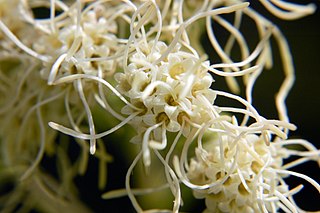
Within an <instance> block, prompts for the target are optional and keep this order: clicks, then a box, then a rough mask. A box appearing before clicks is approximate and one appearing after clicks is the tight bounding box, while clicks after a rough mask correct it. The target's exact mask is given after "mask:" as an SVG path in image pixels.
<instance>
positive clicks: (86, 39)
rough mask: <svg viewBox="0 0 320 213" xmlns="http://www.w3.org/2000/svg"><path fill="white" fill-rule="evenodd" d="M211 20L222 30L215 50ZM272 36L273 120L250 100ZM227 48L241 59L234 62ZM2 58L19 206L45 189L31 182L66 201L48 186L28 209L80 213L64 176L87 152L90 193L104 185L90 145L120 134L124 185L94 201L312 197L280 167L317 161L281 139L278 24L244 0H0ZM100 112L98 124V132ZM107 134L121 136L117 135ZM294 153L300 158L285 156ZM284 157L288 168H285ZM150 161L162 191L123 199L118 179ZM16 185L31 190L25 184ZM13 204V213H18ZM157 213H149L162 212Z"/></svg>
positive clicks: (8, 151)
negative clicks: (95, 176)
mask: <svg viewBox="0 0 320 213" xmlns="http://www.w3.org/2000/svg"><path fill="white" fill-rule="evenodd" d="M260 3H261V4H262V5H263V6H264V7H265V8H266V9H267V10H268V11H270V12H271V13H272V14H274V15H276V16H277V17H279V18H282V19H287V20H292V19H297V18H300V17H303V16H306V15H309V14H311V13H313V12H314V10H315V7H314V5H312V4H310V5H296V4H293V3H288V2H284V1H270V2H269V1H260ZM36 8H42V9H43V8H45V9H47V11H49V16H48V17H46V18H44V19H40V18H37V13H36V12H34V11H35V10H36ZM12 14H18V15H17V16H13V15H12ZM230 17H232V19H234V20H233V21H229V19H230ZM248 18H249V19H251V20H253V23H254V25H253V26H254V27H255V29H256V31H257V38H258V41H257V42H256V43H255V44H254V45H249V40H250V39H249V38H246V35H245V32H243V29H242V28H241V24H242V22H244V21H246V20H248ZM215 24H218V25H220V26H221V27H222V28H223V29H224V30H226V32H228V33H229V37H228V39H227V42H226V43H225V44H222V42H220V38H219V37H218V34H217V33H216V32H215V26H216V25H215ZM204 33H206V34H207V37H208V41H207V44H210V46H211V47H210V49H211V50H212V51H214V52H215V53H216V55H217V57H218V58H217V59H211V58H210V60H208V59H207V58H208V57H207V56H206V55H205V54H204V52H205V50H207V49H208V47H203V46H202V43H201V36H202V35H203V34H204ZM272 37H273V38H274V39H275V41H276V43H277V45H278V47H279V50H280V55H281V57H282V61H283V65H284V66H283V72H284V80H283V83H282V85H281V87H280V89H279V92H278V93H277V95H276V101H275V104H276V109H277V111H278V115H279V119H268V118H266V117H264V116H263V115H260V113H259V112H258V111H257V110H256V109H255V108H254V106H253V104H252V102H253V97H252V93H253V88H254V85H255V82H256V81H257V79H258V78H259V77H260V75H261V73H262V72H263V70H265V69H268V68H270V67H272V51H271V42H270V41H271V38H272ZM252 46H254V48H252ZM237 50H238V55H240V60H236V59H234V58H233V56H234V52H235V51H237ZM0 56H1V60H0V65H1V67H0V83H1V85H0V94H1V97H3V98H2V99H1V100H0V104H1V105H0V107H1V108H0V115H1V116H2V117H3V119H2V120H1V121H0V126H1V127H2V128H1V130H0V143H1V146H2V147H4V148H3V150H2V151H1V155H0V156H1V160H0V163H1V165H2V164H3V165H4V167H14V168H15V169H14V175H15V177H16V178H19V180H20V181H21V182H22V184H21V185H19V187H20V189H21V191H32V190H31V188H28V187H35V189H37V190H36V192H35V193H33V194H32V193H31V192H30V193H31V195H32V196H31V198H30V199H32V198H34V199H36V198H37V196H39V195H38V194H43V195H44V197H45V195H46V194H48V192H49V191H50V190H52V189H50V188H49V187H46V186H44V185H45V184H41V183H46V185H49V186H51V187H54V186H60V187H61V188H64V190H65V191H64V194H63V196H65V198H66V199H64V197H63V196H60V192H59V191H58V190H55V189H54V190H52V191H54V193H56V195H57V196H56V197H55V196H51V197H50V196H48V197H46V199H45V201H44V202H43V203H41V202H40V204H35V205H34V206H33V207H32V208H35V209H40V210H44V211H47V209H46V203H50V202H51V203H56V205H55V206H56V209H55V210H57V211H64V210H69V211H70V212H76V211H79V210H82V211H85V212H86V211H89V210H87V209H86V208H83V206H82V204H80V203H79V201H78V200H77V199H76V198H75V197H74V194H76V193H75V192H74V191H73V190H72V188H73V186H74V185H73V179H74V178H75V177H76V176H77V175H78V174H84V173H85V171H86V169H87V165H88V153H91V154H92V155H94V156H95V157H96V158H97V159H98V160H99V164H100V166H99V168H100V169H99V172H100V174H99V187H100V189H103V188H104V187H105V185H106V166H107V165H106V164H107V163H109V162H110V161H111V157H110V156H109V155H108V154H107V153H106V151H105V149H104V143H103V140H102V138H104V137H106V136H108V135H110V134H111V133H114V132H116V131H117V130H119V129H120V128H123V129H125V130H128V131H129V130H132V129H133V131H134V136H133V137H132V138H131V140H130V141H131V142H132V143H134V144H136V145H137V147H138V149H139V150H140V151H139V153H138V154H137V155H136V158H135V159H134V160H133V162H132V164H131V166H130V167H129V169H128V171H127V175H126V178H125V185H126V189H125V190H124V191H123V190H120V191H117V190H116V191H110V192H107V193H105V194H104V195H103V198H105V199H110V198H115V197H118V196H122V195H127V196H128V197H129V198H130V201H131V202H132V205H133V207H134V208H135V210H136V211H137V212H143V211H144V210H143V208H142V207H141V205H140V204H139V203H138V201H137V199H136V195H138V194H149V193H152V192H155V191H157V190H159V188H166V189H169V190H168V191H170V192H171V193H172V194H173V196H174V203H173V207H168V205H166V206H165V207H159V208H171V210H168V211H173V212H179V210H180V207H181V206H182V204H183V201H182V196H183V193H182V190H181V184H184V185H185V186H186V187H187V188H188V189H190V190H191V191H193V195H194V197H195V198H196V199H205V204H206V209H205V210H204V211H205V212H277V211H279V210H280V209H281V210H283V211H285V212H289V211H291V212H297V211H299V210H300V209H299V207H298V206H297V205H296V204H295V203H294V201H293V198H292V196H293V195H294V194H296V193H297V192H298V191H300V189H301V188H302V186H298V187H296V188H293V189H290V187H289V186H288V185H287V184H286V183H285V181H284V178H285V177H287V176H290V175H292V176H297V177H300V178H302V179H304V180H306V181H307V182H309V183H310V184H312V185H313V186H314V187H315V188H316V189H317V190H319V191H320V185H319V184H318V183H317V182H316V181H315V180H313V179H311V178H309V177H307V176H306V175H303V174H300V173H296V172H293V171H290V170H288V169H290V168H291V167H293V166H296V165H298V164H300V163H302V162H304V161H309V160H314V161H319V156H320V152H319V150H317V149H316V148H315V147H314V146H313V145H312V144H311V143H309V142H307V141H304V140H297V139H296V140H293V139H288V133H289V131H290V130H295V129H296V127H295V126H294V125H293V124H291V123H290V122H289V116H288V114H287V110H286V105H285V99H286V97H287V95H288V93H289V91H290V89H291V87H292V84H293V80H294V70H293V64H292V58H291V54H290V50H289V47H288V44H287V42H286V40H285V38H284V36H283V35H282V33H281V31H280V29H279V28H278V27H277V26H275V25H274V24H273V23H272V22H271V21H269V20H268V19H266V18H265V17H263V16H262V15H260V14H259V13H258V12H257V11H255V10H254V9H253V8H252V7H251V6H250V5H249V3H247V2H245V1H242V0H232V1H225V0H221V1H192V0H186V1H173V2H171V1H170V0H167V1H156V0H150V1H138V0H137V1H127V0H123V1H85V0H77V1H75V2H69V1H66V2H64V1H57V0H52V1H44V0H40V1H21V2H20V1H10V2H9V1H5V0H4V1H1V0H0ZM212 61H219V62H217V63H213V62H212ZM26 66H27V67H29V68H28V69H27V70H23V67H26ZM218 76H219V77H223V78H225V80H226V82H227V84H228V86H229V88H230V91H231V92H227V91H222V90H220V89H213V87H214V86H215V79H216V77H218ZM241 77H242V80H243V82H242V83H241V84H242V85H243V86H240V84H239V78H241ZM239 93H243V94H245V95H244V97H242V96H240V95H238V94H239ZM219 98H225V99H227V100H229V101H230V102H237V107H235V106H225V105H224V106H222V105H220V104H219V102H218V101H217V99H219ZM239 105H240V106H239ZM241 106H242V107H241ZM33 114H35V115H36V116H34V115H33ZM99 117H108V119H109V120H108V122H106V123H103V125H100V126H99V121H100V120H99ZM20 122H21V125H19V123H20ZM46 123H47V124H48V125H46ZM97 126H98V128H97ZM27 127H28V128H27ZM106 128H107V130H105V131H103V132H100V133H97V129H99V131H100V130H101V129H106ZM30 129H32V131H31V132H30V131H29V130H30ZM53 130H57V131H53ZM16 132H17V133H16ZM58 132H61V133H64V134H66V135H69V136H72V137H73V138H74V139H75V141H76V142H77V143H78V144H79V146H80V148H81V154H80V155H79V157H78V158H77V159H76V160H75V161H74V160H71V158H73V157H71V156H70V159H69V157H68V154H69V151H70V150H68V147H67V146H65V145H63V143H65V141H64V140H63V139H62V138H63V136H62V134H57V133H58ZM172 136H174V137H172ZM118 137H120V140H121V141H124V142H127V140H128V141H129V139H128V138H127V136H125V135H122V136H121V135H118ZM86 141H90V143H89V144H87V142H86ZM97 141H98V143H97ZM61 144H62V145H61ZM292 144H294V145H298V147H300V148H301V147H302V148H304V150H306V151H301V150H294V149H292V148H291V147H288V145H292ZM125 146H126V147H130V146H133V145H132V144H130V143H128V144H126V145H125ZM52 155H54V156H55V157H56V158H57V159H58V161H59V162H60V163H58V165H57V167H58V170H61V171H60V173H61V179H62V180H63V181H62V184H59V183H58V182H57V181H56V180H52V179H51V178H48V177H47V176H46V174H45V172H44V171H42V169H41V168H40V167H39V164H40V162H41V159H42V158H43V156H49V157H50V156H52ZM291 156H298V157H299V159H298V160H295V161H292V162H290V163H284V159H287V158H289V157H291ZM152 159H155V160H156V161H159V162H160V163H161V165H162V166H163V170H161V171H162V172H163V173H164V175H165V179H166V180H165V182H166V183H164V185H163V186H160V187H158V188H157V187H156V188H151V189H146V190H141V191H139V190H133V189H132V187H131V182H130V177H131V176H132V174H134V168H135V167H136V165H137V163H138V161H139V160H142V163H143V165H144V167H145V169H147V171H148V170H149V169H150V168H152V167H154V166H156V165H157V164H156V163H154V162H153V160H152ZM30 162H31V163H30ZM0 168H1V167H0ZM70 171H71V172H70ZM6 174H8V175H9V173H6ZM147 175H152V174H149V173H148V174H147ZM0 181H1V180H0ZM27 181H29V183H31V184H24V183H27ZM0 184H1V183H0ZM0 186H1V185H0ZM66 186H67V187H66ZM54 188H58V187H54ZM13 197H14V198H15V200H14V201H13V204H15V205H16V206H19V205H22V206H25V205H26V206H28V205H27V204H26V203H27V202H25V203H24V201H23V200H22V199H21V198H20V197H19V196H17V195H15V196H13ZM2 200H4V202H5V203H8V204H6V205H5V207H4V209H5V210H6V211H7V212H10V211H11V210H12V208H15V205H12V203H11V204H10V202H11V201H10V200H11V199H10V196H9V195H8V196H6V197H4V198H3V199H2ZM64 202H65V203H68V205H65V203H64ZM9 204H10V205H9ZM169 205H171V204H169ZM26 208H27V207H26ZM156 208H158V207H157V206H155V208H154V209H151V210H150V211H151V212H161V211H167V210H158V209H156ZM22 210H23V209H22ZM22 210H21V211H22ZM48 211H49V210H48Z"/></svg>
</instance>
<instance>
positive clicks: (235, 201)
mask: <svg viewBox="0 0 320 213" xmlns="http://www.w3.org/2000/svg"><path fill="white" fill-rule="evenodd" d="M292 143H296V144H300V145H302V146H304V147H305V148H307V149H308V151H304V152H303V151H300V153H304V154H306V153H309V154H310V155H312V156H314V158H315V159H317V158H318V157H319V154H320V153H319V151H318V150H317V149H316V148H315V147H313V146H312V145H311V144H310V143H308V142H306V141H295V140H287V141H277V142H273V143H271V144H270V146H267V145H266V143H265V141H264V139H263V137H261V136H260V137H259V136H257V135H255V134H248V135H246V136H244V137H242V138H241V139H240V141H238V142H236V140H235V138H232V137H230V136H226V135H221V134H217V135H216V136H214V137H212V136H211V138H210V139H209V140H208V141H206V142H205V143H204V144H203V145H204V148H197V149H196V158H194V159H191V161H190V164H189V166H188V171H187V177H188V180H189V181H190V183H191V185H190V186H191V188H194V194H195V197H196V198H199V199H202V198H205V200H206V206H207V209H206V211H205V212H243V211H245V212H262V211H265V210H266V211H268V212H274V211H278V210H279V209H283V210H285V209H286V208H288V209H290V210H291V211H292V212H296V211H298V207H297V206H296V204H295V203H293V202H292V201H291V200H290V199H291V198H290V197H291V196H292V195H293V194H295V193H297V191H299V190H297V188H295V189H292V190H290V189H289V186H288V185H287V184H286V183H285V182H284V180H283V178H284V177H285V176H283V174H285V175H290V174H291V175H296V176H298V177H301V178H304V179H306V180H307V181H309V182H310V183H311V184H313V185H314V186H315V187H316V188H317V189H318V190H320V186H319V184H318V183H316V182H315V181H314V180H310V178H307V177H305V176H303V175H301V174H296V173H291V172H290V171H287V170H286V169H283V168H286V165H283V160H284V159H286V158H288V157H289V156H290V155H291V153H292V152H291V150H290V149H287V148H285V147H284V146H285V145H286V144H292ZM221 149H222V150H221ZM296 152H299V151H296ZM201 186H207V187H201ZM298 188H299V187H298Z"/></svg>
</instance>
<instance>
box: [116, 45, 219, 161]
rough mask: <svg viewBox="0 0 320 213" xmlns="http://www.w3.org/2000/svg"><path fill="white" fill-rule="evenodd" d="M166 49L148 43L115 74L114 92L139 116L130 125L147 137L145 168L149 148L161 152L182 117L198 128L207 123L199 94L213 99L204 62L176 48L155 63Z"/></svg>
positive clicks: (128, 108) (124, 109)
mask: <svg viewBox="0 0 320 213" xmlns="http://www.w3.org/2000/svg"><path fill="white" fill-rule="evenodd" d="M166 49H167V46H166V45H165V43H163V42H158V43H154V42H149V43H148V45H147V46H143V45H142V46H141V47H140V46H139V49H137V52H135V53H134V54H133V55H132V56H130V57H129V61H130V63H129V65H128V67H127V69H125V70H124V72H123V73H116V74H115V79H116V80H117V82H118V85H117V89H118V90H119V91H120V92H121V93H122V94H123V95H124V96H126V97H128V98H129V100H130V101H131V103H132V104H133V105H135V106H137V107H138V108H139V111H140V112H139V114H138V115H137V116H136V118H134V119H133V120H132V122H131V123H132V125H133V127H134V128H136V129H140V130H141V128H142V127H143V128H144V129H145V132H146V134H147V135H146V134H145V135H144V136H143V138H144V139H143V142H142V143H143V144H145V145H144V146H143V147H144V149H145V153H146V154H145V162H144V163H145V165H146V166H150V163H151V162H150V159H149V154H148V153H149V151H148V149H149V146H151V147H152V148H156V149H164V148H165V146H166V145H165V144H166V142H165V141H166V133H165V132H166V131H169V132H178V131H180V130H181V126H182V122H183V118H182V116H183V117H184V116H185V117H186V118H187V117H188V119H190V122H194V123H197V124H199V125H201V124H202V123H206V122H208V120H209V119H210V117H209V116H207V113H206V112H207V108H208V107H207V106H206V105H203V104H201V102H200V101H198V96H199V95H201V96H203V97H204V98H205V99H207V102H208V103H210V104H212V103H213V102H214V99H215V94H214V93H213V91H212V90H211V89H210V86H211V84H212V82H213V78H212V77H211V75H210V74H209V73H208V72H207V70H206V69H205V68H204V67H203V66H202V65H203V63H207V62H202V61H201V60H200V59H199V58H197V57H196V56H194V55H192V54H190V53H188V52H184V51H182V50H180V47H179V45H177V47H176V48H175V49H174V51H172V52H170V53H169V54H168V57H167V58H166V59H165V60H163V61H161V62H160V63H159V64H154V62H155V61H156V60H157V59H158V58H159V57H160V56H161V55H162V54H163V52H164V51H166ZM122 112H123V113H125V114H128V115H130V114H132V113H135V112H136V110H135V109H132V108H131V107H130V106H124V108H123V109H122ZM185 128H186V130H183V132H184V133H185V134H187V133H188V132H189V130H188V128H189V127H188V126H186V127H185ZM140 132H141V131H140ZM151 133H152V134H151ZM141 136H142V135H141ZM150 142H151V143H150ZM149 143H150V144H149ZM160 144H162V145H160ZM147 156H148V157H147Z"/></svg>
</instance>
